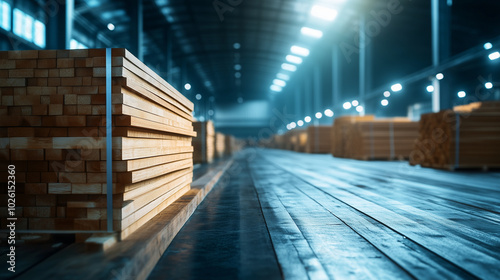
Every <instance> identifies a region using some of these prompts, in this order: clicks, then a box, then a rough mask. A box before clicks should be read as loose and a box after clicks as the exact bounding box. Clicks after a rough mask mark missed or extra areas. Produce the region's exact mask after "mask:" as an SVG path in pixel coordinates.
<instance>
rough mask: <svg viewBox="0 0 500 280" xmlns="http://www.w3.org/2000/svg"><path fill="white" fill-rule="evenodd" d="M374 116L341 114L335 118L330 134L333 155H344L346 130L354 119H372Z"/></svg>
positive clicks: (341, 156)
mask: <svg viewBox="0 0 500 280" xmlns="http://www.w3.org/2000/svg"><path fill="white" fill-rule="evenodd" d="M373 119H375V116H371V115H369V116H362V117H361V116H342V117H338V118H336V119H335V121H334V123H333V134H332V154H333V156H334V157H340V158H345V157H346V145H347V143H346V140H347V131H348V129H349V128H350V126H351V125H352V124H353V123H355V122H356V121H362V120H367V121H368V120H373Z"/></svg>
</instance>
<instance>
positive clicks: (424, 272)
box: [150, 150, 500, 279]
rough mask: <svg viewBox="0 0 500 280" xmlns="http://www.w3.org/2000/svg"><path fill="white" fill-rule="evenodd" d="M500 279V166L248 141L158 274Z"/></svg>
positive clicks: (169, 276) (172, 276)
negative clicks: (478, 167) (453, 166)
mask: <svg viewBox="0 0 500 280" xmlns="http://www.w3.org/2000/svg"><path fill="white" fill-rule="evenodd" d="M279 278H285V279H414V278H418V279H474V278H482V279H500V174H499V173H494V172H490V173H483V172H475V171H466V172H448V171H440V170H432V169H422V168H417V167H410V166H408V164H407V163H405V162H364V161H354V160H346V159H336V158H333V157H331V156H329V155H307V154H298V153H294V152H287V151H278V150H246V151H244V152H242V153H240V154H239V155H237V156H236V160H235V163H234V165H233V167H232V169H231V170H230V171H229V172H228V174H227V177H226V179H225V180H224V181H223V182H221V183H220V184H219V186H218V187H216V188H215V189H214V190H213V191H212V193H210V194H209V195H208V196H207V198H206V199H205V201H204V202H203V203H202V204H201V205H200V207H199V208H198V209H197V211H196V212H195V213H194V214H193V216H192V217H191V219H190V220H189V221H188V223H187V224H186V225H185V226H184V228H183V229H182V230H181V232H179V234H178V235H177V237H176V238H175V239H174V241H173V242H172V244H171V245H170V247H169V248H168V250H167V251H166V252H165V254H164V255H163V256H162V258H161V260H160V261H159V263H158V264H157V266H156V267H155V269H154V270H153V272H152V273H151V275H150V279H279Z"/></svg>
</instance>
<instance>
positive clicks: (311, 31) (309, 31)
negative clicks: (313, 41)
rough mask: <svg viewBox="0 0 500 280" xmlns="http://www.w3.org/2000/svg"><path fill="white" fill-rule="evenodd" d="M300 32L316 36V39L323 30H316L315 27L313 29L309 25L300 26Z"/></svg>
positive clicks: (320, 35) (321, 34)
mask: <svg viewBox="0 0 500 280" xmlns="http://www.w3.org/2000/svg"><path fill="white" fill-rule="evenodd" d="M300 33H302V34H304V35H306V36H310V37H313V38H318V39H319V38H321V37H323V32H321V30H317V29H313V28H309V27H302V29H300Z"/></svg>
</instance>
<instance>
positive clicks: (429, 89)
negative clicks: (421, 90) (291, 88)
mask: <svg viewBox="0 0 500 280" xmlns="http://www.w3.org/2000/svg"><path fill="white" fill-rule="evenodd" d="M425 89H426V90H427V92H433V91H434V86H427V87H426V88H425Z"/></svg>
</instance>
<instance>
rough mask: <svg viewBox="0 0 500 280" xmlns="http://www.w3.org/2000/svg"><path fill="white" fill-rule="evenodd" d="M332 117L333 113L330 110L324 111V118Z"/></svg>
mask: <svg viewBox="0 0 500 280" xmlns="http://www.w3.org/2000/svg"><path fill="white" fill-rule="evenodd" d="M333 115H334V114H333V111H332V110H330V109H326V110H325V116H327V117H329V118H331V117H333Z"/></svg>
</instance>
